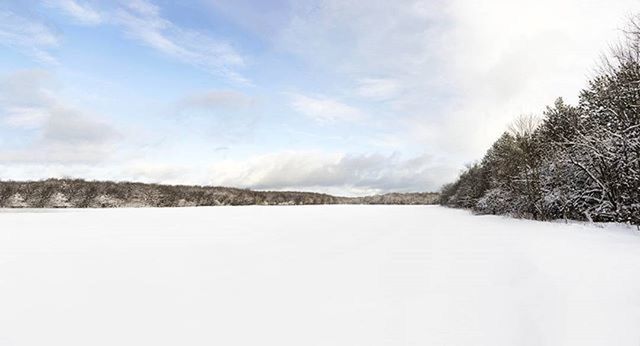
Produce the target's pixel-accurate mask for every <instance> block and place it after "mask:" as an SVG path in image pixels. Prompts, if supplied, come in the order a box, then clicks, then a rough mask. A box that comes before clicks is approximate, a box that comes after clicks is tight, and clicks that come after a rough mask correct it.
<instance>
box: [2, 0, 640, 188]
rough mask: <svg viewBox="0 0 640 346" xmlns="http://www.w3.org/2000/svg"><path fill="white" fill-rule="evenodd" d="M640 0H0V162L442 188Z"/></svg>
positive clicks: (76, 173)
mask: <svg viewBox="0 0 640 346" xmlns="http://www.w3.org/2000/svg"><path fill="white" fill-rule="evenodd" d="M636 13H640V2H638V1H637V0H539V1H521V0H488V1H477V0H448V1H444V0H410V1H409V0H407V1H405V0H397V1H387V0H360V1H358V0H297V1H286V0H190V1H168V0H111V1H109V0H101V1H98V0H93V1H92V0H41V1H35V0H4V1H2V2H0V180H8V179H11V180H31V179H44V178H50V177H57V178H62V177H72V178H84V179H91V180H116V181H123V180H129V181H142V182H153V183H168V184H197V185H222V186H234V187H243V188H252V189H261V190H264V189H268V190H303V191H318V192H328V193H333V194H339V195H367V194H374V193H386V192H392V191H397V192H415V191H436V190H438V189H439V188H440V186H441V185H442V184H444V183H446V182H448V181H452V180H453V179H455V177H456V176H457V174H459V172H460V171H461V169H463V168H464V166H465V164H468V163H470V162H473V161H474V160H478V159H480V158H481V157H482V155H483V153H484V152H485V150H486V149H487V148H488V147H489V146H490V145H491V143H492V142H493V140H494V139H496V138H497V137H498V136H499V135H500V133H502V132H503V131H504V130H505V129H506V128H507V126H508V124H509V123H510V122H512V121H513V120H514V119H515V118H517V117H518V116H520V115H522V114H534V115H535V114H541V112H542V111H543V110H544V108H545V106H546V105H549V104H552V103H553V101H554V100H555V99H556V98H557V97H563V98H564V99H565V100H566V101H569V102H572V103H575V102H576V100H577V95H578V93H579V91H580V89H581V88H583V87H584V86H585V84H586V81H587V80H588V79H589V78H590V77H591V76H593V74H594V71H595V68H596V67H597V63H598V61H599V58H600V57H601V56H602V54H604V53H606V51H607V49H608V47H610V46H611V45H612V44H615V43H616V42H618V40H619V39H620V35H621V29H622V28H623V27H624V25H625V23H626V22H627V20H628V18H629V17H630V16H632V15H634V14H636Z"/></svg>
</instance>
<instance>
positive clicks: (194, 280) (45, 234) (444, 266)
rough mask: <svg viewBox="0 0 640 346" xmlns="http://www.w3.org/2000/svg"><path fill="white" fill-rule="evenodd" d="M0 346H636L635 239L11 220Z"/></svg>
mask: <svg viewBox="0 0 640 346" xmlns="http://www.w3.org/2000/svg"><path fill="white" fill-rule="evenodd" d="M0 345H3V346H26V345H29V346H41V345H48V346H51V345H60V346H89V345H91V346H98V345H104V346H107V345H108V346H114V345H118V346H134V345H135V346H141V345H153V346H163V345H189V346H192V345H221V346H222V345H224V346H230V345H246V346H256V345H273V346H303V345H326V346H343V345H344V346H357V345H362V346H375V345H395V346H398V345H476V346H477V345H488V346H500V345H505V346H507V345H508V346H514V345H580V346H585V345H617V346H622V345H630V346H638V345H640V232H637V231H634V230H632V229H625V228H624V227H608V228H604V229H603V228H597V227H594V226H585V225H578V224H569V225H567V224H562V223H542V222H533V221H524V220H512V219H507V218H502V217H495V216H473V215H470V214H469V213H467V212H465V211H460V210H451V209H445V208H441V207H436V206H298V207H259V206H251V207H213V208H183V209H110V210H106V209H105V210H71V211H69V210H64V211H51V212H42V211H41V212H34V213H32V212H29V211H26V212H25V211H22V212H13V211H7V210H5V211H2V212H0Z"/></svg>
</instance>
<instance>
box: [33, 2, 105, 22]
mask: <svg viewBox="0 0 640 346" xmlns="http://www.w3.org/2000/svg"><path fill="white" fill-rule="evenodd" d="M44 3H45V5H47V6H49V7H52V8H58V9H60V10H62V11H63V12H64V13H65V14H66V15H67V16H69V17H71V18H73V19H74V20H76V21H77V22H78V23H80V24H84V25H97V24H100V23H102V21H103V18H102V15H101V14H100V12H99V11H98V10H96V9H94V8H93V7H91V5H89V4H87V3H82V2H79V1H76V0H45V1H44Z"/></svg>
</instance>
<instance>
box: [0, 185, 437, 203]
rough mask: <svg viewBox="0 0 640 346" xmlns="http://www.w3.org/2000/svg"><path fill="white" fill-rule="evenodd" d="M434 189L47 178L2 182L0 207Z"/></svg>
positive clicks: (307, 199)
mask: <svg viewBox="0 0 640 346" xmlns="http://www.w3.org/2000/svg"><path fill="white" fill-rule="evenodd" d="M437 200H438V194H437V193H392V194H386V195H378V196H369V197H336V196H331V195H327V194H321V193H311V192H289V191H252V190H246V189H236V188H228V187H210V186H186V185H159V184H143V183H131V182H109V181H85V180H81V179H48V180H42V181H29V182H14V181H5V182H0V207H2V208H117V207H187V206H216V205H302V204H435V203H437Z"/></svg>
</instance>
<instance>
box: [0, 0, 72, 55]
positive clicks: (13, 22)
mask: <svg viewBox="0 0 640 346" xmlns="http://www.w3.org/2000/svg"><path fill="white" fill-rule="evenodd" d="M59 43H60V39H59V37H58V35H57V34H56V33H55V32H54V31H53V30H52V29H51V28H49V27H48V26H46V25H45V24H43V23H41V22H39V21H37V20H35V19H31V18H25V17H21V16H19V15H17V14H15V13H13V12H9V11H4V10H0V45H4V46H7V47H11V48H13V49H16V50H18V51H20V52H22V53H23V54H26V55H28V56H31V57H32V58H33V59H35V60H37V61H39V62H42V63H45V64H55V63H57V61H56V59H55V58H54V57H53V56H52V55H51V53H50V50H51V49H53V48H55V47H57V46H58V45H59Z"/></svg>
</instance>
